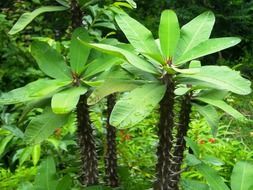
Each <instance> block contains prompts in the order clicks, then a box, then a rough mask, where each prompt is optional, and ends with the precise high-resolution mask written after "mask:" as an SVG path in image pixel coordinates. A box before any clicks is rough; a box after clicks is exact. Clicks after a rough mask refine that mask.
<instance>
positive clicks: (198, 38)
mask: <svg viewBox="0 0 253 190" xmlns="http://www.w3.org/2000/svg"><path fill="white" fill-rule="evenodd" d="M214 22H215V17H214V14H213V13H212V12H210V11H207V12H204V13H202V14H201V15H199V16H197V17H196V18H194V19H193V20H191V21H190V22H189V23H187V24H186V25H184V26H183V27H182V28H181V32H180V40H179V42H178V46H177V49H176V50H177V51H176V57H180V56H182V55H184V54H185V53H186V52H188V51H189V50H191V49H192V48H194V47H195V46H197V45H199V44H200V43H201V42H203V41H205V40H207V39H209V37H210V34H211V31H212V29H213V25H214Z"/></svg>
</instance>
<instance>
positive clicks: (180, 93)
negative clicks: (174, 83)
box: [174, 87, 190, 96]
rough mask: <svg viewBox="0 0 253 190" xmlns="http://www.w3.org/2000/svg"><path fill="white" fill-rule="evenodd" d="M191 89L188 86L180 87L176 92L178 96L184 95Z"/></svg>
mask: <svg viewBox="0 0 253 190" xmlns="http://www.w3.org/2000/svg"><path fill="white" fill-rule="evenodd" d="M189 90H190V88H187V87H178V88H176V89H175V90H174V93H175V95H177V96H182V95H184V94H186V93H187V92H188V91H189Z"/></svg>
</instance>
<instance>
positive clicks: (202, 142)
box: [198, 139, 206, 144]
mask: <svg viewBox="0 0 253 190" xmlns="http://www.w3.org/2000/svg"><path fill="white" fill-rule="evenodd" d="M205 143H206V142H205V140H204V139H200V140H199V141H198V144H205Z"/></svg>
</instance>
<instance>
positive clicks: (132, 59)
mask: <svg viewBox="0 0 253 190" xmlns="http://www.w3.org/2000/svg"><path fill="white" fill-rule="evenodd" d="M82 42H83V43H84V44H85V45H88V46H91V47H93V48H95V49H97V50H100V51H102V52H105V53H108V54H112V55H115V56H118V57H121V58H124V59H125V60H127V61H128V62H129V63H130V64H132V65H133V66H135V67H137V68H138V69H141V70H143V71H146V72H149V73H153V74H159V72H158V70H157V69H156V68H155V67H154V66H153V65H152V64H151V63H149V62H147V61H145V60H144V59H142V58H140V57H139V56H137V55H135V54H134V53H132V52H130V51H128V50H125V49H122V48H119V47H114V46H111V45H107V44H95V43H90V44H87V43H86V42H84V41H82Z"/></svg>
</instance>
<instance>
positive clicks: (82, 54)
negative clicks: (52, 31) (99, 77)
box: [69, 28, 90, 74]
mask: <svg viewBox="0 0 253 190" xmlns="http://www.w3.org/2000/svg"><path fill="white" fill-rule="evenodd" d="M89 38H90V37H89V34H88V32H87V31H86V30H85V29H84V28H77V29H76V30H75V31H74V33H73V35H72V38H71V42H70V55H69V56H70V66H71V69H72V71H73V72H74V73H77V74H81V73H82V72H83V71H84V68H85V67H84V66H85V64H86V61H87V59H88V57H89V54H90V48H89V47H87V46H84V45H83V44H82V43H81V42H80V40H84V41H89ZM79 39H80V40H79Z"/></svg>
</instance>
